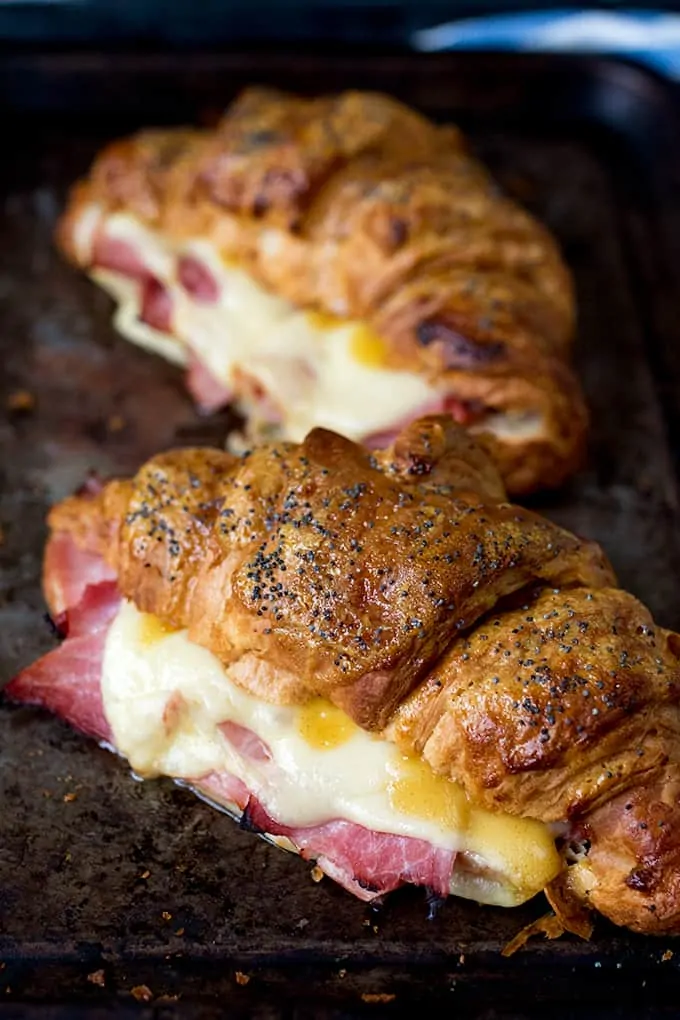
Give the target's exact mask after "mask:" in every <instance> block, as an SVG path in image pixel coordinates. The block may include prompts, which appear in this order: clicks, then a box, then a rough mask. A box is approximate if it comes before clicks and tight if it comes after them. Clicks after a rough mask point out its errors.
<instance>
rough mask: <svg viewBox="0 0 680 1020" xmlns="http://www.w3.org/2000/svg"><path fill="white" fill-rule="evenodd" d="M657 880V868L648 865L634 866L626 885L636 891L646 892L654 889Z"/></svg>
mask: <svg viewBox="0 0 680 1020" xmlns="http://www.w3.org/2000/svg"><path fill="white" fill-rule="evenodd" d="M657 880H658V876H657V873H656V869H655V868H652V867H649V866H646V867H641V868H634V869H633V871H631V873H630V874H629V875H628V877H627V879H626V885H627V886H628V888H629V889H634V890H635V891H636V892H643V893H646V892H651V891H652V890H653V889H654V887H655V885H656V883H657Z"/></svg>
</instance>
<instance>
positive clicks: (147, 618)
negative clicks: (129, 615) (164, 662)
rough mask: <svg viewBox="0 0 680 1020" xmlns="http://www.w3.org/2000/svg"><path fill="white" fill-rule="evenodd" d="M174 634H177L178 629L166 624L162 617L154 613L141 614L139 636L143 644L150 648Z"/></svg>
mask: <svg viewBox="0 0 680 1020" xmlns="http://www.w3.org/2000/svg"><path fill="white" fill-rule="evenodd" d="M174 633H176V628H175V627H173V626H172V625H171V624H169V623H166V622H165V620H161V618H160V616H156V615H155V614H154V613H140V614H139V631H138V634H139V641H140V642H141V644H143V645H146V646H147V647H148V646H149V645H154V644H156V642H157V641H161V640H162V639H163V638H166V637H169V635H170V634H174Z"/></svg>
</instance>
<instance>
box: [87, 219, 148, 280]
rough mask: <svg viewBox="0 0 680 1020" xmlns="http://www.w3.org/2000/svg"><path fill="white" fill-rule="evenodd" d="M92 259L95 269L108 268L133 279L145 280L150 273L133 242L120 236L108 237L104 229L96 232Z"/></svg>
mask: <svg viewBox="0 0 680 1020" xmlns="http://www.w3.org/2000/svg"><path fill="white" fill-rule="evenodd" d="M91 260H92V266H93V267H94V268H95V269H108V270H110V271H111V272H113V273H120V275H121V276H127V277H129V278H130V279H132V280H144V279H145V278H146V277H147V276H148V275H149V272H148V270H147V268H146V266H145V265H144V261H143V259H142V256H141V255H140V253H139V251H138V249H137V248H135V246H134V245H133V244H131V243H130V242H129V241H123V240H122V239H121V238H118V237H107V235H106V233H105V231H103V230H99V231H97V233H96V234H95V238H94V243H93V246H92V255H91Z"/></svg>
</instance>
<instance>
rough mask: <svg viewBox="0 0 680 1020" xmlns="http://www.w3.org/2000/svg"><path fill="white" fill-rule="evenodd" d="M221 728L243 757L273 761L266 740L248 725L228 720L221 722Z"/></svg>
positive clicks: (223, 734)
mask: <svg viewBox="0 0 680 1020" xmlns="http://www.w3.org/2000/svg"><path fill="white" fill-rule="evenodd" d="M219 730H220V732H221V734H222V736H223V737H225V739H226V740H228V741H229V743H230V744H231V746H232V747H233V748H235V750H237V751H238V753H239V754H240V755H241V757H242V758H250V759H251V761H271V757H272V753H271V751H270V750H269V748H268V747H267V745H266V744H265V742H264V740H260V738H259V737H258V736H257V734H256V733H253V731H252V730H249V729H248V728H247V727H245V726H239V724H238V723H235V722H231V721H230V720H227V722H223V723H220V725H219Z"/></svg>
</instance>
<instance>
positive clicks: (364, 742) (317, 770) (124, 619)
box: [102, 602, 561, 906]
mask: <svg viewBox="0 0 680 1020" xmlns="http://www.w3.org/2000/svg"><path fill="white" fill-rule="evenodd" d="M102 695H103V703H104V710H105V713H106V717H107V719H108V721H109V724H110V726H111V729H112V731H113V734H114V743H115V746H116V747H117V749H118V750H119V751H120V752H121V753H122V754H124V755H125V756H126V757H127V758H128V760H129V761H130V764H131V766H132V768H133V769H134V770H135V772H136V773H138V774H139V775H141V776H154V775H160V774H164V775H169V776H172V777H174V778H177V779H182V780H185V781H188V782H191V781H192V780H193V781H197V780H199V779H200V778H201V777H202V776H205V775H207V774H208V773H211V772H220V771H225V772H228V773H230V774H231V775H232V776H235V777H236V778H238V779H240V780H241V781H242V782H243V783H244V784H245V785H246V787H247V788H248V790H249V791H250V792H251V793H252V794H253V795H254V796H255V797H256V798H257V800H258V801H259V802H260V803H261V804H262V805H263V807H264V808H265V810H266V811H267V813H268V814H269V816H270V817H272V818H275V819H277V820H278V821H279V822H281V823H283V824H285V825H289V826H292V827H297V826H301V827H302V826H314V825H319V824H322V823H324V822H326V821H329V820H330V819H334V818H344V819H347V820H348V821H352V822H356V823H357V824H359V825H363V826H365V827H366V828H369V829H373V830H377V831H381V832H387V833H394V834H397V835H403V836H410V837H413V838H416V839H423V840H427V841H428V842H430V843H432V844H433V845H435V846H438V847H442V848H445V849H450V850H455V851H458V852H459V854H463V855H467V864H468V872H467V873H465V869H463V873H462V875H457V874H456V873H454V880H453V882H452V889H453V891H455V892H458V894H460V895H468V896H472V898H474V899H477V900H479V901H481V902H486V903H495V904H498V905H503V906H511V905H514V904H517V903H521V902H523V901H524V900H526V899H529V898H530V897H531V896H533V895H534V894H535V893H537V892H539V891H540V890H541V889H543V888H544V887H545V885H546V884H547V883H548V882H549V881H550V880H551V879H552V878H553V877H554V876H555V875H556V874H557V873H558V871H559V870H560V867H561V862H560V858H559V855H558V854H557V851H556V849H555V844H554V840H553V838H552V836H551V833H550V830H549V829H548V827H547V826H546V825H544V824H543V823H540V822H537V821H533V820H531V819H521V818H514V817H511V816H509V815H504V814H492V813H491V812H488V811H486V810H484V809H481V808H479V807H478V806H476V805H475V804H473V803H471V802H470V801H469V800H468V799H467V797H466V795H465V793H464V791H463V789H462V788H461V787H460V786H458V785H457V784H455V783H453V782H451V781H449V780H447V779H444V778H442V777H440V776H436V775H434V773H433V772H432V770H431V769H430V768H429V766H428V765H427V764H425V763H424V762H422V761H420V760H416V759H411V758H404V756H403V755H402V754H401V753H400V752H399V750H398V749H397V748H396V747H395V746H394V745H393V744H391V743H389V742H388V741H385V740H383V739H381V738H380V737H377V736H376V735H375V734H370V733H367V732H365V731H363V730H361V729H360V728H359V727H357V726H356V725H355V723H354V722H353V721H352V720H351V719H349V718H348V717H347V716H346V715H345V714H344V713H343V712H341V711H340V709H338V708H336V707H335V706H333V705H331V704H329V703H327V702H325V701H323V700H321V699H314V700H313V701H311V702H309V703H308V704H307V705H302V706H280V705H272V704H268V703H266V702H263V701H261V700H259V699H258V698H254V697H253V696H252V695H250V694H248V693H247V692H246V691H244V690H243V689H242V688H240V687H239V686H238V685H237V684H236V683H235V681H234V680H233V679H231V678H230V676H229V667H228V666H224V665H223V664H222V663H221V662H220V661H219V660H218V659H217V658H216V657H215V656H214V655H212V654H211V653H210V652H209V651H207V649H205V648H201V647H199V646H198V645H195V644H193V643H192V642H191V641H190V640H189V639H188V637H187V633H186V631H172V630H169V629H168V628H167V627H165V625H164V624H163V623H161V622H160V621H158V622H154V621H153V618H150V617H149V615H148V614H144V613H140V612H139V611H138V610H137V609H136V608H135V606H134V605H133V604H132V603H130V602H124V603H123V604H122V606H121V609H120V610H119V612H118V614H117V616H116V618H115V619H114V621H113V623H112V625H111V627H110V630H109V632H108V635H107V639H106V647H105V652H104V664H103V676H102ZM225 723H231V724H236V725H237V726H238V727H242V728H243V730H248V731H250V732H251V733H252V734H255V736H256V737H257V738H259V741H261V742H262V743H263V744H264V745H266V748H267V749H268V752H269V754H261V753H260V754H255V755H253V754H252V751H251V750H249V749H248V747H247V746H244V747H243V752H242V753H241V752H240V751H239V750H238V746H236V745H237V744H238V741H237V742H236V743H234V742H233V739H230V728H229V727H227V726H225V727H224V728H223V729H221V728H220V725H221V724H225ZM239 732H242V731H239ZM461 860H463V858H461ZM470 868H471V869H472V870H471V871H470Z"/></svg>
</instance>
